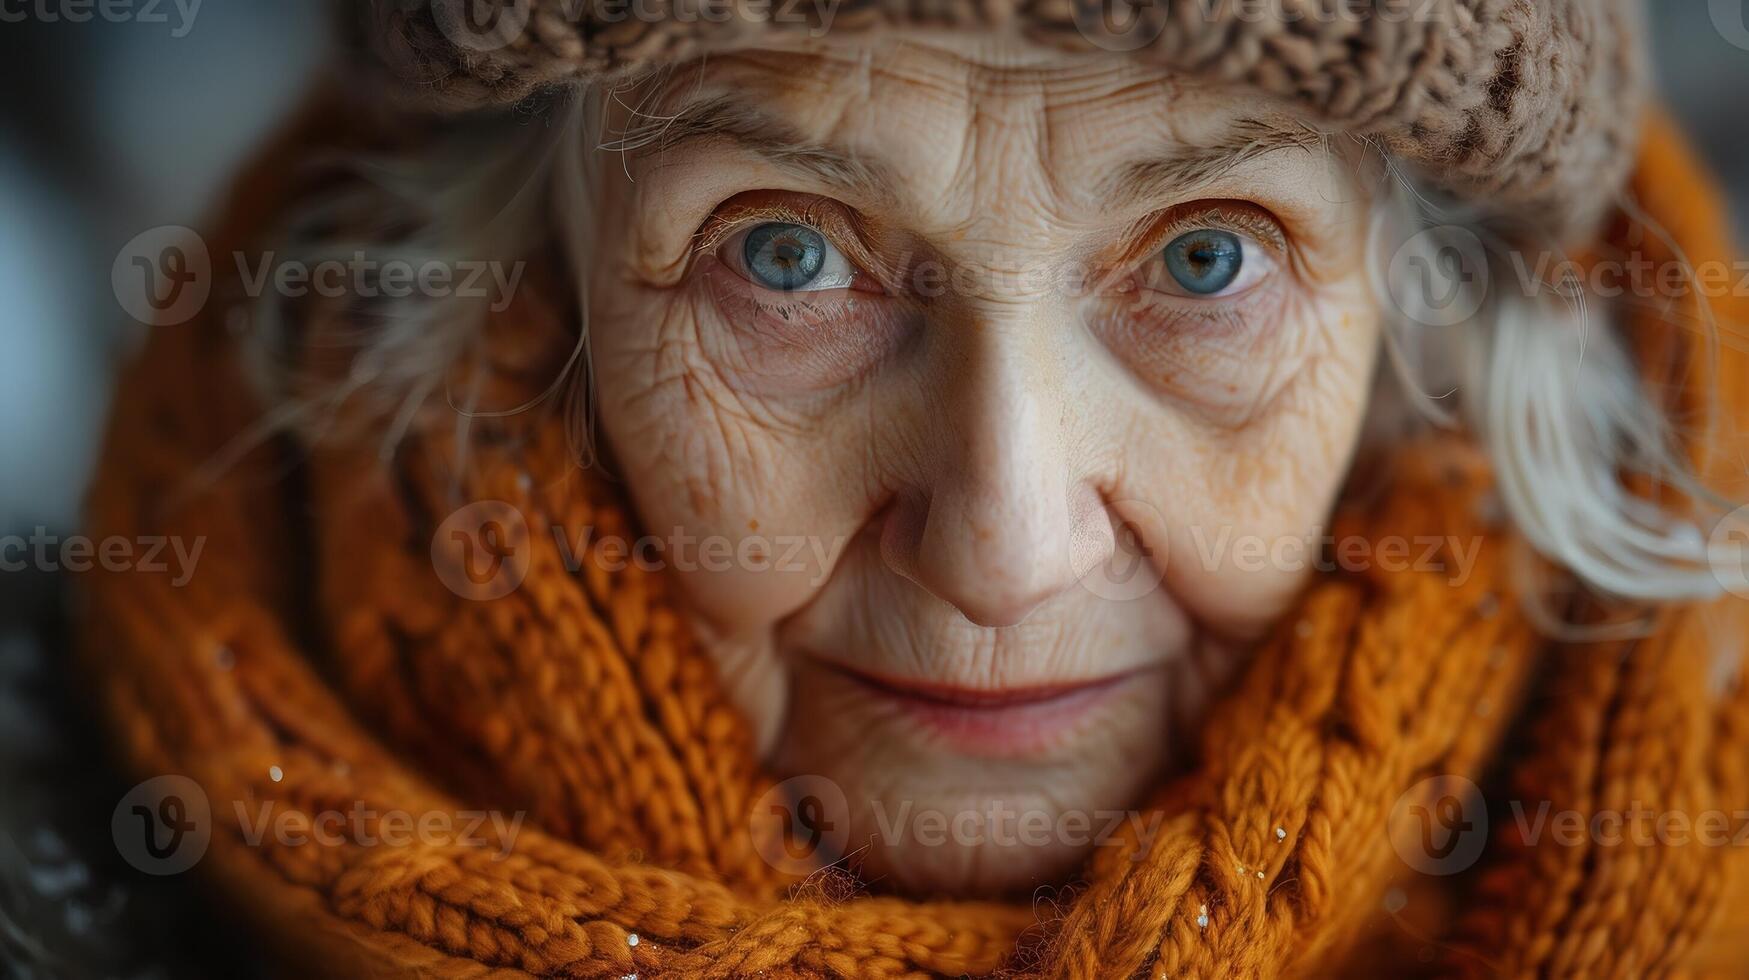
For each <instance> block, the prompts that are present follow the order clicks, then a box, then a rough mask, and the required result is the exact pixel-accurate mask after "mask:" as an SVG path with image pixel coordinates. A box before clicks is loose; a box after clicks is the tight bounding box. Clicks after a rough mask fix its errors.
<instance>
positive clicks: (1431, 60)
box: [353, 0, 1645, 239]
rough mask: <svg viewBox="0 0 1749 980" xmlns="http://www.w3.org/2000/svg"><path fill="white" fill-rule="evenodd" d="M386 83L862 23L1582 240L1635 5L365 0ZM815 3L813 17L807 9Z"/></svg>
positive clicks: (1629, 99) (1385, 0) (1608, 170)
mask: <svg viewBox="0 0 1749 980" xmlns="http://www.w3.org/2000/svg"><path fill="white" fill-rule="evenodd" d="M356 9H357V10H359V11H360V13H359V14H358V17H359V18H360V19H359V20H357V21H355V22H354V25H353V26H354V27H355V28H358V29H361V30H362V31H363V34H364V38H363V40H365V41H366V42H367V44H368V46H369V48H370V49H371V50H373V51H374V52H375V54H376V56H377V57H378V58H379V59H380V60H381V62H382V63H383V64H385V65H386V66H387V67H388V68H389V69H390V71H391V72H392V74H393V75H394V76H395V77H396V78H397V79H398V80H399V82H401V83H404V84H405V85H407V86H410V90H409V91H406V92H404V93H403V94H406V95H409V96H412V97H413V98H414V100H415V101H417V102H419V103H421V104H423V105H425V106H428V107H430V108H435V109H441V110H447V111H455V110H465V109H475V108H483V107H492V106H505V105H509V104H513V103H516V102H518V101H520V100H522V99H524V98H525V97H527V96H529V95H532V94H535V93H537V92H540V91H542V90H547V89H553V88H558V87H564V86H574V85H580V84H583V83H586V82H589V81H592V80H601V79H604V78H614V77H623V76H624V75H626V74H628V73H630V72H635V71H637V70H639V69H643V68H649V67H653V66H659V65H662V64H674V63H678V62H681V61H684V60H686V59H689V58H692V57H695V56H698V55H701V54H706V53H709V52H712V51H721V50H725V49H728V48H734V47H745V46H750V45H755V44H767V45H777V44H793V43H795V42H796V41H797V40H798V39H799V38H801V37H803V36H806V35H808V34H812V35H813V36H819V35H820V34H821V32H822V30H829V31H830V32H832V33H833V34H837V33H839V32H845V33H849V32H855V31H866V30H869V29H871V28H874V27H878V26H881V25H909V26H925V27H929V28H931V29H937V28H939V29H941V30H954V29H964V30H983V31H1001V32H1005V33H1009V34H1013V35H1018V36H1024V37H1027V38H1030V39H1032V40H1034V41H1036V42H1038V43H1042V44H1047V45H1051V46H1053V47H1058V48H1063V49H1068V50H1084V51H1098V50H1106V51H1125V52H1129V53H1130V54H1131V56H1133V57H1139V58H1144V59H1146V60H1148V61H1150V62H1153V63H1156V64H1159V65H1162V66H1166V67H1169V68H1171V69H1173V70H1175V71H1179V72H1182V73H1184V74H1186V75H1190V76H1194V77H1199V78H1204V79H1209V80H1214V81H1219V82H1226V83H1232V84H1234V85H1241V86H1246V87H1248V88H1249V89H1251V90H1253V91H1255V92H1257V93H1259V94H1261V95H1268V96H1275V97H1279V98H1282V99H1285V100H1287V101H1288V102H1289V103H1291V104H1292V105H1294V106H1296V107H1297V108H1299V109H1300V110H1302V111H1304V112H1306V113H1307V114H1308V115H1309V116H1310V117H1311V118H1312V119H1313V120H1314V121H1316V122H1318V123H1319V124H1321V125H1325V126H1328V127H1330V128H1331V129H1333V130H1336V131H1342V132H1347V133H1351V134H1354V135H1358V136H1364V137H1368V138H1371V139H1374V140H1376V141H1378V143H1379V144H1380V145H1381V146H1383V147H1384V148H1385V149H1386V150H1388V151H1389V152H1391V153H1392V154H1394V155H1395V156H1396V157H1398V158H1399V159H1401V160H1404V161H1407V162H1408V163H1409V164H1410V165H1411V166H1413V167H1415V168H1417V169H1418V170H1419V171H1420V172H1421V173H1422V175H1423V176H1424V177H1426V178H1427V179H1428V180H1430V181H1431V182H1433V183H1434V184H1435V185H1436V186H1439V187H1441V188H1443V189H1445V190H1447V191H1450V192H1451V193H1453V194H1454V195H1457V196H1459V197H1462V198H1466V199H1469V200H1471V201H1474V202H1477V203H1478V204H1479V205H1481V206H1482V208H1483V209H1484V211H1485V213H1486V215H1487V216H1490V217H1492V218H1495V219H1496V220H1499V221H1503V222H1505V223H1507V224H1508V225H1509V227H1507V228H1505V229H1504V230H1507V231H1508V232H1509V233H1510V234H1512V235H1513V236H1514V237H1519V238H1524V237H1536V238H1542V239H1563V238H1570V237H1573V236H1577V235H1583V234H1585V233H1587V232H1588V231H1589V230H1590V229H1591V227H1592V225H1593V224H1594V222H1595V220H1596V218H1597V217H1599V216H1600V215H1601V214H1602V213H1604V212H1605V211H1606V210H1607V208H1608V207H1609V205H1610V204H1611V203H1613V200H1614V197H1615V195H1616V194H1617V192H1618V191H1619V189H1620V188H1621V187H1622V185H1623V182H1624V180H1625V178H1626V175H1627V172H1628V169H1629V167H1630V166H1631V164H1632V162H1633V159H1634V148H1635V142H1636V141H1635V134H1636V131H1637V129H1638V128H1639V123H1640V118H1641V112H1640V110H1641V103H1642V98H1643V77H1644V71H1643V65H1644V61H1645V59H1644V57H1643V53H1642V51H1641V38H1642V35H1643V32H1642V30H1641V24H1640V16H1639V4H1638V3H1637V2H1635V0H372V2H370V3H366V4H361V5H359V7H358V8H356ZM822 10H825V11H829V13H830V18H829V19H827V18H826V17H823V16H822Z"/></svg>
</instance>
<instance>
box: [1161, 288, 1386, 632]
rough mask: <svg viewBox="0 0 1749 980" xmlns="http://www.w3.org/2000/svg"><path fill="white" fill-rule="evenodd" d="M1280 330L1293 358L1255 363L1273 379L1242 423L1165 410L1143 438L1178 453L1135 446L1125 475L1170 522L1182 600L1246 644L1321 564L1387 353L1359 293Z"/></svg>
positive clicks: (1169, 569)
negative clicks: (1380, 351) (1322, 542)
mask: <svg viewBox="0 0 1749 980" xmlns="http://www.w3.org/2000/svg"><path fill="white" fill-rule="evenodd" d="M1276 328H1277V329H1279V330H1281V331H1284V332H1285V336H1286V337H1287V338H1288V339H1289V343H1288V344H1287V345H1286V348H1285V349H1287V350H1288V351H1290V352H1289V353H1286V354H1283V353H1277V354H1275V355H1272V357H1271V358H1270V359H1269V360H1267V361H1262V360H1260V361H1254V362H1253V363H1252V364H1251V367H1250V370H1251V372H1252V373H1253V374H1255V375H1259V376H1260V377H1261V379H1262V380H1260V381H1259V382H1258V384H1259V386H1260V387H1259V390H1258V391H1256V392H1253V396H1252V397H1251V398H1249V399H1247V400H1246V401H1245V402H1244V405H1243V407H1244V411H1243V412H1242V417H1243V421H1242V422H1241V423H1239V424H1235V425H1224V424H1212V423H1211V422H1210V421H1209V418H1208V417H1207V414H1206V413H1205V412H1204V411H1202V410H1201V409H1200V408H1199V409H1197V410H1193V411H1187V410H1183V409H1181V408H1179V407H1178V406H1176V405H1175V404H1174V403H1172V402H1170V401H1168V402H1165V403H1162V404H1163V407H1162V408H1161V409H1160V410H1159V414H1158V415H1157V417H1156V418H1155V419H1154V420H1152V424H1150V425H1148V426H1146V427H1145V431H1148V432H1150V433H1151V436H1150V438H1153V439H1158V440H1159V442H1157V443H1156V446H1157V447H1158V446H1164V447H1168V448H1165V449H1161V448H1154V449H1152V450H1149V451H1142V450H1141V449H1140V447H1132V448H1131V450H1130V453H1129V455H1130V458H1131V460H1132V461H1136V462H1135V463H1134V465H1131V466H1129V467H1127V472H1126V480H1127V481H1133V484H1132V485H1133V486H1134V487H1135V488H1137V494H1138V495H1139V496H1144V499H1147V497H1146V496H1145V495H1147V494H1149V493H1151V494H1152V500H1153V502H1154V503H1155V506H1156V507H1157V508H1158V510H1159V513H1160V514H1161V515H1162V516H1161V521H1162V526H1161V527H1160V528H1158V529H1157V532H1156V533H1157V535H1158V536H1157V537H1155V539H1154V540H1158V541H1165V542H1167V546H1166V549H1165V550H1166V569H1165V575H1166V580H1167V584H1168V586H1169V588H1171V590H1172V592H1173V594H1174V596H1175V597H1176V598H1177V600H1178V601H1179V602H1181V603H1182V604H1183V605H1184V606H1185V608H1186V609H1187V611H1189V612H1190V613H1191V614H1192V615H1193V616H1195V617H1197V618H1198V619H1200V620H1202V621H1204V622H1205V623H1207V624H1209V625H1210V626H1211V627H1212V628H1215V629H1216V630H1217V631H1219V632H1222V633H1226V634H1230V635H1233V636H1235V637H1241V638H1249V637H1251V636H1254V635H1256V634H1257V633H1258V632H1260V631H1261V630H1263V629H1264V628H1266V627H1267V625H1268V624H1269V622H1270V621H1272V620H1273V619H1274V618H1275V617H1277V616H1278V615H1280V614H1281V613H1282V612H1283V611H1285V609H1286V607H1287V606H1288V604H1289V603H1290V602H1291V601H1292V599H1293V598H1294V596H1295V595H1296V593H1297V592H1298V590H1299V588H1300V587H1301V586H1302V585H1303V583H1304V581H1305V580H1306V578H1307V576H1308V575H1309V574H1310V572H1311V571H1312V569H1313V568H1314V566H1315V564H1316V559H1317V557H1318V546H1319V539H1320V538H1321V537H1322V535H1323V532H1324V527H1323V525H1324V524H1325V522H1326V520H1327V518H1328V515H1329V512H1330V509H1331V507H1332V505H1333V503H1334V498H1335V495H1336V493H1337V491H1338V490H1339V488H1340V486H1341V483H1342V480H1343V478H1344V476H1345V474H1346V473H1347V470H1348V466H1349V463H1350V460H1351V457H1352V455H1353V452H1354V447H1355V443H1356V441H1357V439H1358V435H1359V430H1360V426H1361V422H1362V419H1363V416H1364V414H1365V411H1366V406H1367V403H1368V396H1369V394H1370V391H1371V386H1372V374H1373V369H1374V364H1375V361H1376V358H1377V348H1378V344H1379V333H1378V331H1379V317H1378V314H1377V312H1376V310H1375V309H1374V308H1373V307H1372V304H1371V303H1370V301H1369V300H1368V299H1366V297H1365V291H1364V289H1361V288H1347V287H1342V288H1334V289H1330V290H1326V291H1321V292H1320V293H1319V294H1318V295H1316V296H1307V297H1305V298H1303V299H1300V300H1297V301H1294V302H1291V303H1288V304H1286V305H1284V307H1283V316H1282V318H1281V320H1280V321H1279V323H1278V324H1277V325H1276ZM1216 360H1217V361H1223V362H1224V360H1225V358H1224V357H1217V358H1216ZM1266 365H1268V367H1267V368H1266ZM1223 384H1225V382H1223ZM1150 487H1151V488H1154V489H1153V490H1151V491H1150V490H1148V489H1147V488H1150Z"/></svg>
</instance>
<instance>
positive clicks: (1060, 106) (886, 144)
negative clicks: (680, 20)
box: [613, 35, 1325, 208]
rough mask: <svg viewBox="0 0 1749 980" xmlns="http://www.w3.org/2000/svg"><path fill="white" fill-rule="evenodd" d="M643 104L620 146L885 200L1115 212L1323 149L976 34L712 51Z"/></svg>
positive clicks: (1261, 119)
mask: <svg viewBox="0 0 1749 980" xmlns="http://www.w3.org/2000/svg"><path fill="white" fill-rule="evenodd" d="M633 105H634V103H631V102H627V101H625V100H620V102H619V104H618V105H617V107H616V108H617V112H616V116H617V118H615V119H614V120H613V122H614V125H616V126H617V127H618V128H619V130H620V131H621V133H622V134H623V136H624V142H623V143H622V145H625V146H637V147H641V148H644V149H648V150H654V151H656V152H658V153H659V152H660V151H662V150H667V149H674V148H677V147H682V146H687V145H689V144H692V143H695V142H699V141H709V142H714V143H715V145H717V146H718V147H719V148H721V149H725V150H730V151H741V152H743V153H745V154H752V155H755V156H758V157H761V158H763V162H768V163H771V164H774V165H776V166H778V167H783V168H786V169H789V170H792V171H799V172H807V175H808V176H809V177H810V178H818V179H820V180H822V181H825V182H827V183H839V184H844V185H847V188H846V189H849V190H852V191H855V192H856V193H855V195H854V196H859V197H866V198H870V199H878V198H885V199H886V200H885V201H883V202H882V203H885V204H888V205H898V204H903V203H906V199H912V200H913V201H914V200H916V199H922V200H930V199H941V198H949V197H958V198H965V197H967V196H972V197H991V198H993V199H994V200H995V201H997V202H999V201H1000V200H1002V199H1012V198H1014V197H1015V196H1017V195H1019V196H1023V197H1027V198H1031V199H1036V198H1038V197H1039V196H1041V195H1049V196H1051V197H1053V198H1056V199H1058V201H1059V203H1061V204H1064V205H1068V206H1074V207H1077V208H1105V207H1114V206H1121V205H1123V204H1126V203H1128V198H1129V197H1131V196H1136V195H1145V194H1147V193H1148V192H1149V191H1150V188H1149V186H1148V185H1149V184H1150V183H1151V184H1155V185H1160V184H1165V185H1172V184H1177V185H1180V186H1188V185H1192V184H1195V183H1197V182H1199V181H1203V180H1207V179H1211V178H1213V177H1216V176H1218V175H1221V174H1224V173H1227V172H1228V171H1230V170H1231V169H1232V168H1233V167H1234V166H1235V165H1238V164H1242V163H1246V162H1248V161H1254V160H1257V159H1259V158H1261V157H1264V156H1268V155H1272V154H1273V153H1274V151H1276V150H1282V149H1289V148H1299V149H1301V150H1311V149H1317V150H1320V151H1321V150H1323V149H1324V148H1325V146H1324V141H1323V139H1322V137H1321V135H1320V134H1318V133H1317V132H1315V131H1314V130H1313V129H1312V128H1310V127H1308V126H1306V125H1305V124H1304V123H1303V122H1301V121H1300V120H1298V119H1296V118H1295V117H1294V116H1293V115H1291V114H1290V113H1289V112H1287V111H1286V110H1285V108H1283V107H1281V106H1280V105H1278V104H1276V103H1272V102H1269V101H1266V100H1264V99H1261V98H1258V97H1255V96H1249V95H1246V94H1243V93H1239V92H1235V91H1231V90H1227V89H1223V88H1218V87H1212V86H1207V85H1199V84H1193V83H1190V82H1187V81H1185V80H1184V79H1182V78H1178V77H1175V76H1173V75H1171V74H1169V73H1167V72H1165V71H1163V70H1161V69H1159V68H1156V67H1152V66H1149V65H1147V64H1144V63H1142V62H1140V61H1139V60H1137V59H1135V58H1131V57H1126V56H1123V55H1120V54H1112V53H1106V52H1098V53H1091V54H1087V53H1066V52H1057V51H1053V50H1050V49H1047V48H1044V47H1042V46H1039V45H1035V44H1030V43H1027V42H1024V41H1019V40H1014V39H1002V38H986V37H978V36H970V35H968V36H965V37H963V38H958V39H956V40H955V41H954V42H953V43H952V44H951V46H950V45H948V44H946V43H943V42H940V41H932V40H929V39H924V38H918V37H910V36H904V35H883V36H881V37H880V38H878V39H873V40H869V41H868V42H867V43H864V44H860V45H849V44H844V43H830V44H827V43H820V44H816V45H814V46H812V47H809V48H807V49H800V48H798V49H792V50H750V51H742V52H736V53H733V54H719V55H714V56H712V57H711V58H709V59H705V60H703V61H701V62H699V63H695V64H693V65H689V66H687V67H684V68H682V69H679V70H677V71H675V72H674V73H673V74H672V75H670V76H668V77H667V78H665V79H664V80H663V83H662V84H661V85H660V86H659V87H658V88H657V89H656V90H655V91H654V92H653V93H648V94H646V95H645V96H644V97H642V98H640V99H638V100H637V101H636V103H635V106H636V108H633ZM1301 155H1302V156H1303V155H1305V154H1301ZM720 159H721V158H720ZM725 163H727V161H726V160H725ZM1157 189H1158V188H1154V190H1157Z"/></svg>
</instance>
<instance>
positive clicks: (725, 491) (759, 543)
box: [591, 283, 854, 635]
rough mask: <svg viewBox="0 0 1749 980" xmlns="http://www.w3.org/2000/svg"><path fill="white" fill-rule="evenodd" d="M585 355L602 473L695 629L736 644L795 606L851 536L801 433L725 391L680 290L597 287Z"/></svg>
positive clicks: (837, 466) (764, 407)
mask: <svg viewBox="0 0 1749 980" xmlns="http://www.w3.org/2000/svg"><path fill="white" fill-rule="evenodd" d="M591 351H592V359H593V367H594V377H595V379H596V380H595V395H596V401H597V408H598V413H599V422H600V432H601V435H602V436H603V437H604V438H605V440H606V444H607V446H606V448H607V450H608V452H607V454H606V455H607V457H608V464H607V465H608V466H609V467H610V468H611V469H612V471H613V472H614V473H615V475H616V476H617V477H618V478H619V479H620V480H621V481H622V483H623V485H624V486H625V487H626V488H627V491H628V493H630V495H631V497H632V503H633V504H634V506H635V507H636V510H637V512H638V516H639V518H640V523H641V525H642V527H643V529H644V532H645V533H646V534H650V535H654V536H656V537H657V538H659V539H660V542H659V544H660V548H661V553H662V555H663V556H664V564H665V565H666V566H667V568H668V570H669V571H670V572H671V573H672V574H673V575H674V577H675V578H676V579H677V580H678V581H679V582H680V583H681V585H682V587H683V589H685V591H686V592H687V594H688V597H689V599H691V600H692V601H693V603H694V605H695V606H697V608H698V610H699V612H701V613H702V614H703V615H704V618H705V619H706V620H707V621H708V622H709V623H710V624H711V625H712V626H713V627H714V628H716V629H717V630H718V631H719V632H721V633H725V634H736V635H744V634H748V633H752V632H757V631H758V630H759V629H760V628H762V627H764V626H768V625H769V624H771V623H773V622H775V621H776V620H777V619H779V618H781V617H782V616H784V615H787V614H788V612H790V611H792V610H793V609H795V608H796V607H798V606H800V605H802V604H804V603H805V602H806V601H807V599H808V598H809V597H810V596H811V595H812V593H813V592H814V591H815V590H816V589H817V588H818V586H819V584H820V583H822V582H823V581H824V580H825V577H826V573H827V572H828V571H829V569H830V566H831V563H832V562H833V561H834V560H835V559H836V556H837V555H838V554H839V553H841V552H842V550H843V541H844V539H845V538H846V537H847V535H848V534H849V533H850V531H853V530H854V528H851V529H850V530H849V531H847V530H845V529H844V528H843V527H842V526H841V525H842V524H843V521H842V520H839V519H837V518H836V517H835V510H837V509H839V508H834V507H833V506H832V505H833V503H834V501H835V500H836V499H837V498H838V496H839V494H838V489H837V488H839V487H840V486H841V484H842V481H841V480H838V479H835V478H834V476H833V474H834V473H836V472H838V471H840V470H843V469H844V467H843V466H842V465H841V461H837V460H834V459H832V458H831V457H830V455H829V454H827V453H824V452H823V449H826V448H829V447H827V446H822V444H821V442H820V440H818V439H815V438H812V437H811V435H810V433H811V432H812V431H813V430H812V428H811V427H810V426H809V425H808V424H807V420H805V419H800V418H796V417H792V416H791V415H789V414H785V413H783V412H781V411H780V410H778V409H775V408H773V406H772V405H771V404H769V403H768V402H766V401H764V400H761V399H758V398H756V397H754V396H753V395H752V394H750V393H748V392H746V391H744V390H740V389H738V387H737V386H736V385H734V384H732V383H730V382H729V381H728V379H727V378H726V377H725V374H726V372H725V371H723V370H719V369H718V367H717V366H715V362H714V361H713V359H712V358H711V356H710V355H709V353H708V352H707V351H706V350H705V347H704V344H703V343H702V342H701V330H700V324H699V319H698V316H697V313H696V307H695V306H694V304H692V303H691V302H689V300H688V297H687V296H686V295H685V293H683V292H681V291H678V290H655V289H645V288H639V287H632V286H626V285H616V284H612V283H608V284H603V286H602V287H601V288H599V289H597V290H595V291H594V292H593V293H592V296H591Z"/></svg>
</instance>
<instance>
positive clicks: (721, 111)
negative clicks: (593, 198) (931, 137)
mask: <svg viewBox="0 0 1749 980" xmlns="http://www.w3.org/2000/svg"><path fill="white" fill-rule="evenodd" d="M633 118H634V119H635V120H638V121H637V122H636V123H635V124H634V125H632V126H630V127H628V128H627V129H626V131H625V132H624V133H622V134H621V135H620V138H619V139H617V140H614V141H612V142H608V143H603V144H602V147H601V148H602V149H604V150H609V151H614V152H626V153H629V152H635V151H637V150H641V149H646V148H653V149H654V150H655V151H656V152H658V153H659V152H662V151H665V150H672V149H675V148H677V147H680V146H683V145H685V144H687V143H690V142H694V141H698V140H707V139H727V140H730V141H731V142H734V143H736V144H738V145H740V146H742V147H745V148H746V149H748V150H750V151H752V152H754V153H756V154H758V155H759V156H762V157H764V158H766V159H768V160H770V161H771V162H773V163H775V164H777V165H778V166H780V167H783V168H784V169H787V170H791V171H794V172H796V173H799V174H801V175H802V176H806V177H813V178H815V179H818V180H821V181H824V182H825V183H827V184H831V185H833V186H836V187H841V188H846V189H854V190H860V191H862V192H864V193H867V194H872V195H873V196H875V197H877V198H879V199H881V200H883V201H888V202H891V201H896V200H898V199H899V196H900V195H899V182H898V181H897V180H896V179H895V178H894V176H893V174H892V173H891V172H890V171H889V170H888V169H887V168H886V167H884V166H881V165H880V164H878V163H874V162H871V161H868V160H864V159H862V158H860V157H857V156H855V155H852V154H850V153H846V152H845V151H843V150H841V149H838V148H837V147H833V146H828V145H827V144H824V143H821V142H818V141H817V140H812V139H809V138H808V137H807V136H805V135H804V134H802V132H801V131H800V130H798V129H796V128H795V127H794V126H792V125H790V124H789V123H787V122H785V121H783V120H781V119H779V118H777V117H775V116H773V115H771V114H770V113H768V112H766V111H765V110H764V109H762V108H760V107H758V106H755V105H751V104H749V103H747V102H746V101H744V100H742V99H739V98H736V97H734V96H728V95H717V96H711V97H708V98H700V99H694V100H692V101H689V102H686V103H684V104H682V105H681V106H679V107H678V108H676V109H674V110H673V112H672V113H670V114H667V115H662V116H652V115H648V114H645V113H641V112H636V111H634V113H633Z"/></svg>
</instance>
